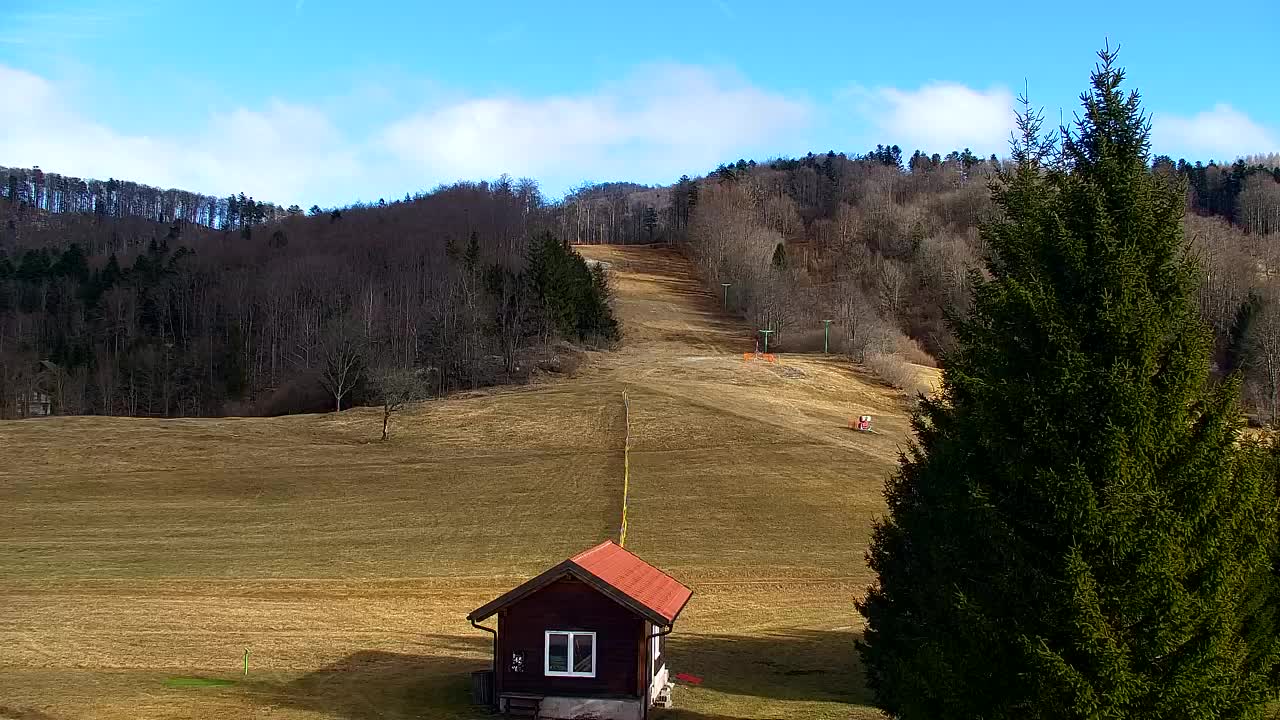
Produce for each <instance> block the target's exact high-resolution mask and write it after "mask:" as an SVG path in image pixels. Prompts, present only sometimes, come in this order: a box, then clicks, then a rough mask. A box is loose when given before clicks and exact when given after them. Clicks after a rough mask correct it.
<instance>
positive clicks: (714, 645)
mask: <svg viewBox="0 0 1280 720" xmlns="http://www.w3.org/2000/svg"><path fill="white" fill-rule="evenodd" d="M860 637H861V634H860V633H855V632H849V631H839V630H793V631H788V632H783V633H770V634H766V635H751V636H746V635H681V634H680V631H679V630H677V631H676V632H675V633H673V634H672V635H671V636H670V637H669V638H668V640H667V648H668V654H669V655H670V658H669V660H668V666H669V667H670V668H671V672H672V676H673V677H674V675H675V674H676V673H687V674H689V675H693V676H696V677H700V678H702V683H701V685H700V687H703V688H707V689H709V690H715V691H718V692H723V693H729V694H734V695H749V696H754V697H762V698H768V699H772V700H813V701H829V702H843V703H849V704H852V705H870V704H871V702H872V701H873V698H872V696H871V693H870V691H869V690H868V689H867V686H866V682H865V681H864V679H863V674H862V660H861V658H860V657H859V656H858V651H857V649H856V648H855V647H854V642H855V641H857V640H858V639H859V638H860ZM676 684H677V685H681V684H684V683H683V682H682V681H680V680H676ZM672 717H683V716H679V715H673V716H672ZM689 717H696V716H689Z"/></svg>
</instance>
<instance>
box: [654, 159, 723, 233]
mask: <svg viewBox="0 0 1280 720" xmlns="http://www.w3.org/2000/svg"><path fill="white" fill-rule="evenodd" d="M739 162H741V161H739ZM641 222H642V223H643V224H644V229H645V232H647V233H649V242H653V231H654V230H655V229H656V228H657V227H658V211H657V210H655V209H654V208H653V206H652V205H650V206H648V207H646V208H645V209H644V217H643V219H642V221H641Z"/></svg>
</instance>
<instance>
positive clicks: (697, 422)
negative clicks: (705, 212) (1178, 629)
mask: <svg viewBox="0 0 1280 720" xmlns="http://www.w3.org/2000/svg"><path fill="white" fill-rule="evenodd" d="M582 252H583V254H584V255H586V256H588V257H589V258H592V259H597V260H602V261H605V262H608V263H610V264H611V266H612V269H613V271H614V272H615V278H616V286H617V292H618V298H617V310H618V312H619V315H620V317H621V320H622V323H623V328H624V336H625V340H624V344H623V345H622V347H621V348H620V349H619V350H618V351H616V352H611V353H591V354H589V357H588V358H587V360H586V362H585V363H584V364H583V365H582V367H580V368H579V369H578V371H577V372H576V373H575V374H574V375H573V377H569V378H557V379H551V380H547V381H545V382H540V383H538V384H534V385H530V386H526V387H520V388H505V389H498V390H494V391H487V392H480V393H474V394H468V395H463V396H458V397H453V398H450V399H448V400H444V401H437V402H430V403H425V404H422V405H419V406H416V407H413V408H410V409H408V410H406V411H404V412H403V413H402V414H400V415H399V416H397V418H396V419H395V420H394V421H393V436H392V439H391V440H390V441H389V442H386V443H381V442H377V437H378V433H379V427H378V426H379V418H378V414H377V412H376V411H374V410H372V409H356V410H352V411H349V412H344V413H342V414H340V415H316V416H300V417H289V418H279V419H218V420H177V421H166V420H138V419H120V418H55V419H48V420H29V421H22V422H8V423H0V449H2V453H0V455H2V457H3V462H0V718H9V719H21V720H63V719H66V718H107V719H116V718H119V719H124V718H130V719H132V718H221V717H236V718H346V719H349V720H366V719H372V718H409V717H413V718H437V717H444V718H449V717H460V718H468V717H473V716H474V713H473V711H472V709H471V708H470V707H469V705H468V683H469V677H468V674H469V672H470V671H471V670H474V669H479V668H482V667H484V666H485V665H486V664H487V662H488V660H489V655H488V652H489V646H488V643H489V636H487V635H485V634H483V633H481V632H478V631H476V630H474V629H473V628H471V627H470V626H469V625H468V623H467V622H466V620H465V619H464V616H465V615H466V613H467V612H468V611H470V610H471V609H473V608H475V607H477V606H479V605H481V604H482V603H483V602H485V601H487V600H489V599H491V598H492V597H494V596H496V595H498V594H500V593H501V592H503V591H505V590H507V589H509V588H510V587H512V586H514V585H515V584H517V583H518V582H520V581H522V580H523V579H525V578H527V577H529V576H531V575H533V574H536V573H537V572H540V571H541V570H543V569H545V568H546V567H547V566H550V565H552V564H554V563H556V562H558V561H560V560H562V559H564V558H565V557H567V556H569V555H570V554H572V553H574V552H576V551H578V550H581V549H583V548H585V547H587V546H589V545H592V544H594V543H596V542H599V541H600V540H602V539H605V538H608V537H613V536H616V533H617V529H618V524H619V519H620V518H619V515H620V499H621V488H622V482H621V481H622V452H621V451H622V441H623V414H622V392H623V390H626V391H627V393H628V395H629V397H630V399H631V423H632V437H633V441H632V442H633V450H632V456H631V468H632V479H631V496H632V497H631V508H630V517H629V521H630V529H629V534H628V542H627V546H628V548H629V549H632V550H634V551H635V552H637V553H638V554H640V555H641V556H642V557H644V558H646V559H647V560H650V561H651V562H653V563H655V564H656V565H658V566H659V567H663V568H664V569H667V570H669V571H670V572H671V573H672V574H674V575H675V576H676V577H678V578H680V579H681V580H682V581H684V582H685V583H686V584H688V585H689V586H690V587H692V588H693V589H694V597H693V600H692V601H691V603H690V604H689V606H688V608H687V609H686V611H685V613H684V615H683V616H682V617H681V619H680V621H679V622H678V623H677V625H676V630H675V633H674V634H673V635H672V636H671V639H670V643H669V648H670V650H669V652H670V656H671V658H672V665H673V669H674V671H675V672H686V673H690V674H693V675H697V676H700V677H702V678H703V683H702V685H701V686H698V687H684V686H682V687H679V688H677V690H676V692H675V694H674V699H675V703H676V708H675V709H674V710H671V711H666V712H664V713H661V714H660V716H661V717H667V718H671V719H672V720H679V719H684V720H710V719H711V718H781V717H786V718H824V717H829V718H836V717H839V718H848V717H854V718H858V717H877V716H878V715H877V713H876V712H875V711H874V710H872V709H870V708H869V707H867V706H866V703H867V702H868V697H867V694H866V692H865V690H864V688H863V686H862V681H861V677H860V672H859V669H858V666H857V660H856V653H855V651H854V648H853V641H854V639H855V637H856V634H857V632H858V628H859V620H858V617H857V614H856V612H855V610H854V608H853V600H854V598H855V597H856V596H858V595H859V594H860V593H861V592H862V590H863V588H864V587H865V586H866V584H867V583H868V581H869V579H870V578H869V572H868V570H867V568H866V566H865V564H864V562H863V552H864V550H865V547H866V544H867V541H868V535H869V533H868V529H869V525H870V523H871V520H872V519H873V517H874V516H876V515H877V513H879V512H881V510H882V500H881V496H880V491H881V486H882V482H883V480H884V478H885V476H886V474H887V473H888V472H890V470H891V469H892V467H893V465H894V462H895V460H896V455H897V452H898V450H899V449H900V448H901V447H902V446H903V444H904V443H905V441H906V438H907V429H908V425H907V415H906V413H907V410H906V402H905V399H904V398H903V397H902V395H901V394H900V393H898V392H896V391H893V390H891V389H889V388H887V387H886V386H884V385H882V384H880V383H878V382H876V381H875V380H873V379H872V378H870V377H869V376H868V375H866V374H864V373H861V372H860V371H858V370H856V369H854V368H851V367H850V366H849V365H848V364H847V363H844V362H841V361H838V360H835V359H827V358H824V357H822V356H814V355H806V356H791V355H780V356H779V359H780V361H781V362H780V364H777V365H772V364H765V363H761V362H751V363H744V362H743V360H742V351H743V349H746V348H749V347H751V345H752V335H751V332H750V330H749V329H747V328H746V327H745V326H743V325H741V324H740V323H737V322H734V321H731V320H728V319H726V318H725V317H724V316H722V315H721V314H719V313H718V312H717V307H718V303H717V298H716V297H715V296H714V295H712V294H709V293H706V292H704V291H703V290H702V289H701V288H700V286H699V285H698V284H697V283H696V281H695V280H694V279H693V277H692V275H691V269H690V266H689V265H688V263H687V262H685V261H684V260H683V259H682V258H681V257H680V256H679V255H677V254H675V253H674V252H671V251H670V250H666V249H661V248H636V247H630V248H622V247H587V248H583V249H582ZM859 414H871V415H873V416H874V417H875V425H874V430H875V432H874V433H857V432H854V431H851V430H849V429H848V419H849V417H850V416H857V415H859ZM245 648H250V649H251V652H252V654H251V658H250V671H249V674H248V676H247V677H244V676H242V674H241V662H242V655H243V652H244V649H245ZM183 678H207V679H214V680H219V679H220V680H232V681H235V682H234V684H230V685H225V686H209V687H205V686H201V685H199V684H195V685H191V684H189V683H190V682H191V681H189V680H183Z"/></svg>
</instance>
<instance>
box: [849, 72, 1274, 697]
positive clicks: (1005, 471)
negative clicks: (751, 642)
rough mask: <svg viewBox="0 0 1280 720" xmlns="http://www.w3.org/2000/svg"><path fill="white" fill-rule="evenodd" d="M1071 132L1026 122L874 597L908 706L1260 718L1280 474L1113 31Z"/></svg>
mask: <svg viewBox="0 0 1280 720" xmlns="http://www.w3.org/2000/svg"><path fill="white" fill-rule="evenodd" d="M1099 56H1100V58H1101V62H1100V64H1099V65H1098V66H1097V68H1096V70H1095V72H1094V73H1093V77H1092V87H1091V89H1090V91H1088V92H1086V93H1085V94H1083V95H1082V96H1081V99H1082V101H1083V111H1082V113H1081V115H1080V117H1079V120H1078V122H1077V124H1076V127H1075V128H1074V130H1073V131H1068V130H1065V129H1064V130H1063V131H1062V133H1061V145H1060V147H1059V146H1058V145H1057V143H1055V142H1053V140H1052V138H1051V137H1049V136H1044V137H1042V136H1041V135H1040V116H1039V115H1037V114H1035V113H1033V112H1031V111H1030V110H1029V109H1027V110H1026V111H1025V112H1024V113H1023V114H1022V115H1021V116H1020V117H1019V121H1020V127H1021V130H1022V139H1021V140H1020V141H1019V142H1016V143H1015V146H1014V153H1013V163H1012V165H1011V167H1009V168H1008V169H1007V170H1002V171H1001V173H1000V174H999V176H998V180H997V184H996V185H995V186H994V196H995V200H996V204H997V206H998V208H999V210H1000V211H1001V212H1000V215H999V219H998V220H996V221H994V222H993V223H991V224H990V225H988V226H987V227H985V228H984V238H985V240H986V242H987V245H988V248H989V254H988V257H987V259H986V264H987V269H988V271H989V273H990V277H989V279H987V280H985V281H981V282H977V283H976V290H975V291H974V298H973V299H974V302H973V307H972V310H971V314H970V315H969V316H968V317H967V318H964V319H958V320H955V321H954V325H955V327H956V330H957V337H958V347H957V349H956V350H955V351H954V352H953V353H952V354H951V355H949V356H948V357H947V359H946V363H945V370H944V374H943V389H942V392H941V393H940V395H939V397H937V398H936V399H933V400H926V401H924V402H922V403H921V410H920V412H919V414H918V415H917V416H916V418H915V420H914V425H915V433H916V441H915V443H914V445H913V447H912V448H911V449H910V450H909V451H908V452H907V454H906V455H904V457H903V458H902V461H901V464H900V468H899V470H898V472H897V473H896V474H895V475H894V476H893V477H892V478H891V479H890V480H889V482H888V483H887V486H886V491H885V494H886V499H887V501H888V506H889V513H888V516H887V517H886V518H884V519H883V520H882V521H881V522H880V523H879V524H878V525H877V527H876V529H875V532H874V536H873V540H872V547H871V549H870V550H869V552H868V561H869V563H870V565H871V567H872V569H873V570H874V571H875V572H876V573H877V576H878V577H877V582H876V583H875V585H873V587H872V588H871V589H870V590H869V592H868V594H867V597H866V598H865V600H863V601H862V602H860V603H859V610H860V611H861V612H862V614H863V615H864V616H865V617H866V619H867V631H866V635H865V637H864V639H863V641H861V642H860V643H859V650H860V652H861V655H862V658H863V661H864V664H865V666H866V671H867V680H868V683H869V685H870V687H871V688H872V689H873V691H874V692H875V695H876V699H877V702H878V704H879V705H880V707H882V708H883V709H884V710H886V711H887V712H888V713H889V714H890V715H891V716H893V717H898V718H907V719H914V718H921V719H923V718H929V719H930V720H933V719H937V718H986V719H988V720H995V719H997V718H1010V719H1012V718H1254V717H1259V715H1260V713H1261V707H1262V705H1261V703H1262V702H1263V701H1264V700H1265V699H1266V698H1267V697H1268V693H1269V685H1270V681H1269V676H1270V673H1271V671H1272V669H1273V668H1274V667H1275V666H1276V641H1275V633H1273V632H1270V633H1268V632H1261V631H1259V628H1269V627H1272V626H1273V624H1272V623H1271V622H1270V620H1269V618H1270V616H1269V614H1267V612H1268V611H1266V610H1265V609H1266V608H1267V607H1268V606H1269V605H1271V604H1272V603H1271V600H1270V597H1269V595H1268V594H1267V592H1266V591H1267V590H1268V588H1269V585H1270V583H1271V582H1272V581H1271V579H1270V574H1269V572H1268V569H1269V554H1270V550H1271V547H1272V537H1273V534H1272V533H1273V529H1274V514H1275V510H1274V507H1275V500H1276V496H1275V490H1274V484H1273V481H1272V480H1271V478H1270V477H1269V474H1268V472H1267V469H1266V467H1265V463H1264V461H1263V459H1262V458H1261V453H1260V452H1259V451H1257V450H1256V449H1255V448H1252V447H1251V446H1248V445H1241V444H1240V442H1239V439H1240V431H1241V422H1240V417H1239V412H1238V410H1237V404H1236V387H1235V385H1234V382H1233V381H1228V382H1225V383H1222V384H1216V385H1215V384H1212V383H1211V382H1210V379H1209V374H1208V370H1209V353H1210V343H1209V336H1208V333H1207V331H1206V329H1205V327H1204V326H1203V324H1202V322H1201V320H1200V319H1199V317H1198V315H1197V312H1196V306H1195V304H1194V302H1193V300H1192V293H1193V291H1194V278H1195V268H1194V264H1193V261H1192V260H1191V259H1190V257H1189V256H1188V255H1187V254H1186V253H1185V251H1184V245H1183V235H1182V229H1181V215H1182V210H1183V194H1182V189H1181V188H1180V187H1176V186H1174V185H1172V184H1171V182H1172V181H1171V180H1169V179H1168V178H1167V177H1163V176H1158V175H1153V174H1151V173H1150V172H1148V171H1147V154H1148V134H1149V123H1148V121H1147V119H1146V118H1145V117H1144V116H1143V114H1142V112H1141V110H1140V106H1139V98H1138V95H1137V93H1133V92H1130V93H1128V94H1126V93H1124V92H1122V91H1121V89H1120V86H1121V82H1122V80H1123V78H1124V73H1123V71H1122V70H1121V69H1119V68H1118V67H1117V66H1116V65H1115V53H1114V52H1112V51H1110V50H1109V49H1108V50H1104V51H1103V52H1101V53H1099Z"/></svg>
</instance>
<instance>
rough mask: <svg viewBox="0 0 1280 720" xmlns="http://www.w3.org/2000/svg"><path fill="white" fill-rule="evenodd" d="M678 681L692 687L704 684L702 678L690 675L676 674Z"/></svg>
mask: <svg viewBox="0 0 1280 720" xmlns="http://www.w3.org/2000/svg"><path fill="white" fill-rule="evenodd" d="M676 679H677V680H683V681H685V682H687V683H689V684H690V685H701V684H702V678H700V677H698V676H697V675H690V674H689V673H676Z"/></svg>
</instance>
